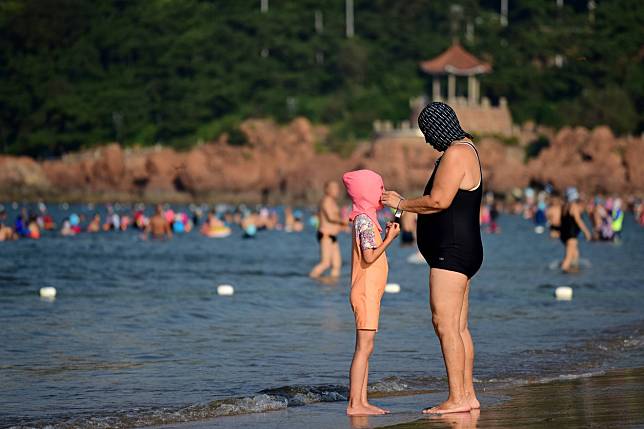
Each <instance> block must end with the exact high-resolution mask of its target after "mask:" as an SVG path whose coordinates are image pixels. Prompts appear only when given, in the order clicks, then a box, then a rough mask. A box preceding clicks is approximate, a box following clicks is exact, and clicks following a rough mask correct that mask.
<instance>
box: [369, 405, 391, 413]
mask: <svg viewBox="0 0 644 429" xmlns="http://www.w3.org/2000/svg"><path fill="white" fill-rule="evenodd" d="M365 406H366V407H367V408H371V409H372V410H374V411H378V412H380V413H382V414H389V413H391V411H389V410H385V409H384V408H380V407H378V406H376V405H373V404H366V405H365Z"/></svg>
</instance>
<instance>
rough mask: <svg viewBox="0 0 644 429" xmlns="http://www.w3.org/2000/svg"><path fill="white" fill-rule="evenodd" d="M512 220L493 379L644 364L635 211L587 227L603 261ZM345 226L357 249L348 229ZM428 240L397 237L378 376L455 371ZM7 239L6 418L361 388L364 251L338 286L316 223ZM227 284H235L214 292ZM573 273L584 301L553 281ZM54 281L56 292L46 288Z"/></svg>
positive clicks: (480, 346) (203, 411)
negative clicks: (311, 274)
mask: <svg viewBox="0 0 644 429" xmlns="http://www.w3.org/2000/svg"><path fill="white" fill-rule="evenodd" d="M54 214H55V215H56V214H58V213H56V212H54ZM500 225H501V227H502V228H503V233H502V234H500V235H484V248H485V261H484V264H483V268H482V270H481V272H480V273H479V274H478V275H477V276H476V277H475V279H474V281H473V283H472V291H471V295H470V302H471V304H470V305H471V319H470V326H471V330H472V334H473V336H474V339H475V342H476V346H477V361H476V365H477V366H476V374H475V375H476V378H477V380H478V381H479V386H480V388H482V387H485V386H486V385H489V384H491V383H524V382H529V381H535V380H543V379H548V378H552V377H554V378H557V377H560V376H568V375H574V374H582V373H588V372H595V371H601V370H604V369H607V368H609V367H613V366H622V367H629V366H630V367H635V366H638V365H641V364H642V363H643V362H642V357H641V356H642V353H641V351H642V348H643V344H644V316H643V313H642V303H643V297H644V264H643V263H642V262H644V229H642V228H640V227H638V226H637V225H635V223H634V222H633V220H632V218H630V217H629V218H627V222H626V224H625V231H624V240H623V242H622V243H621V244H620V245H613V244H607V243H582V244H581V253H582V257H583V258H585V259H587V260H588V261H589V266H587V267H585V268H584V269H583V270H582V271H581V273H579V274H577V275H563V274H561V273H560V272H559V271H558V270H556V269H554V270H553V269H550V268H549V266H550V265H551V263H552V262H553V261H554V260H556V259H557V258H559V257H561V254H562V246H561V244H560V243H559V242H558V241H553V240H549V239H548V238H547V237H546V236H544V235H536V234H534V232H533V229H532V226H531V224H530V223H529V222H526V221H524V220H522V219H520V218H518V217H514V216H502V217H501V220H500ZM340 242H341V245H342V249H343V254H344V256H345V261H347V260H348V258H349V257H350V252H349V251H350V249H349V237H348V236H347V235H344V236H341V237H340ZM413 251H414V249H413V248H400V247H399V246H398V245H394V246H392V248H391V250H390V251H389V260H390V277H389V281H390V282H395V283H399V284H400V285H401V288H402V291H401V293H399V294H386V295H385V297H384V299H383V306H382V313H381V331H380V332H379V334H378V338H377V345H376V350H375V355H374V357H373V359H372V363H371V365H370V369H371V380H372V382H371V384H372V386H371V388H372V390H380V391H385V392H391V391H397V390H417V389H435V388H438V387H440V388H444V380H443V374H444V370H443V364H442V359H441V355H440V349H439V347H438V343H437V341H436V339H435V338H434V335H433V332H432V328H431V323H430V315H429V312H428V310H427V306H428V305H427V302H428V290H427V289H428V288H427V267H426V266H425V265H414V264H410V263H408V262H407V261H406V259H407V257H408V256H409V255H410V254H412V253H413ZM0 254H1V255H2V257H1V258H0V291H1V293H0V325H1V326H2V329H1V331H0V332H1V336H2V341H1V344H2V347H1V348H0V384H1V385H2V389H0V426H2V427H4V426H12V425H28V426H44V425H46V424H54V425H60V426H68V425H74V426H77V427H113V426H120V427H132V426H140V425H147V424H153V423H163V422H176V421H186V420H193V419H200V418H206V417H211V416H217V415H226V414H238V413H243V412H249V411H262V410H271V409H280V408H284V407H285V406H287V405H302V404H306V403H310V402H317V401H321V400H322V401H335V400H342V399H343V398H344V396H345V395H346V387H345V385H346V383H347V379H346V377H347V371H348V366H349V363H350V360H351V355H352V350H353V340H354V326H353V317H352V314H351V312H350V308H349V304H348V287H349V267H348V266H347V265H346V264H345V267H344V272H343V276H342V279H341V281H340V282H339V283H338V284H337V285H336V286H328V285H322V284H319V283H316V282H314V281H312V280H309V279H308V278H307V277H306V273H307V272H308V270H309V269H310V268H311V266H312V265H314V264H315V262H316V258H317V246H316V241H315V237H314V233H313V230H311V229H309V230H307V232H305V233H302V234H287V233H284V232H279V231H270V232H260V233H258V236H257V238H256V239H253V240H243V239H242V238H241V231H239V230H236V231H235V232H234V234H233V235H232V236H231V237H228V238H225V239H208V238H205V237H202V236H200V235H199V234H198V233H196V232H193V233H190V234H187V235H183V236H178V237H176V238H175V239H173V240H172V241H171V242H154V241H144V240H141V239H140V238H139V235H138V234H137V233H136V232H133V231H128V232H123V233H98V234H95V235H91V234H81V235H79V236H77V237H60V236H58V235H56V234H53V233H52V234H45V236H44V237H43V238H42V239H41V240H39V241H31V240H20V241H18V242H11V243H0ZM221 283H229V284H232V285H234V286H235V295H234V296H232V297H220V296H217V294H216V285H218V284H221ZM559 285H570V286H572V287H573V288H574V299H573V300H572V301H570V302H558V301H556V300H555V299H554V298H553V290H554V288H555V287H556V286H559ZM43 286H54V287H56V289H57V290H58V297H57V298H56V299H55V300H54V301H45V300H42V299H40V298H39V297H38V289H39V288H40V287H43ZM242 397H243V398H245V399H239V398H242ZM235 398H237V399H235Z"/></svg>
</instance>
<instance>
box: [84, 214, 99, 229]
mask: <svg viewBox="0 0 644 429" xmlns="http://www.w3.org/2000/svg"><path fill="white" fill-rule="evenodd" d="M100 230H101V215H99V214H98V213H96V214H95V215H94V217H93V218H92V220H91V221H90V223H89V225H87V232H99V231H100Z"/></svg>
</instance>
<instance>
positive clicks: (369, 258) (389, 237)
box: [362, 222, 400, 264]
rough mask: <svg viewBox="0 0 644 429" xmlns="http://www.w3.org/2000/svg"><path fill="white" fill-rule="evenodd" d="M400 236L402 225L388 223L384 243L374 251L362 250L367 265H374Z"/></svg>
mask: <svg viewBox="0 0 644 429" xmlns="http://www.w3.org/2000/svg"><path fill="white" fill-rule="evenodd" d="M398 234H400V225H399V224H398V223H397V222H388V223H387V232H386V235H385V239H384V240H383V241H382V244H381V245H380V246H378V247H376V248H373V249H369V248H367V249H364V248H363V249H362V259H363V260H364V261H365V262H366V263H367V264H373V263H374V262H376V260H377V259H378V258H379V257H380V255H382V254H383V253H385V250H387V247H389V245H390V244H391V243H392V242H393V241H394V240H395V239H396V237H397V236H398Z"/></svg>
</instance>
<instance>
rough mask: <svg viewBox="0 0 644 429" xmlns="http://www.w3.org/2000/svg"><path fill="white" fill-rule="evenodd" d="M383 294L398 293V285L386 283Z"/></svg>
mask: <svg viewBox="0 0 644 429" xmlns="http://www.w3.org/2000/svg"><path fill="white" fill-rule="evenodd" d="M385 292H387V293H399V292H400V285H399V284H398V283H388V284H387V285H386V286H385Z"/></svg>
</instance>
